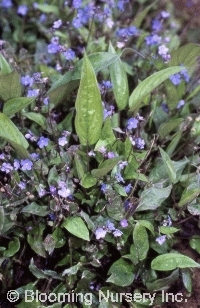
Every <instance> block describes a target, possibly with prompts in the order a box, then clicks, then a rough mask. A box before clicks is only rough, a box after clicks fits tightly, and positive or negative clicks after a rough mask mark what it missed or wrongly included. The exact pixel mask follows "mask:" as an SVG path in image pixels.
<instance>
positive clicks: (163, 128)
mask: <svg viewBox="0 0 200 308" xmlns="http://www.w3.org/2000/svg"><path fill="white" fill-rule="evenodd" d="M182 122H183V119H182V118H180V119H172V120H170V121H168V122H166V123H162V124H161V125H160V126H159V128H158V134H159V135H160V137H161V138H162V139H164V138H165V137H166V136H167V135H169V133H171V131H173V130H174V129H175V128H177V127H178V126H179V125H180V124H181V123H182Z"/></svg>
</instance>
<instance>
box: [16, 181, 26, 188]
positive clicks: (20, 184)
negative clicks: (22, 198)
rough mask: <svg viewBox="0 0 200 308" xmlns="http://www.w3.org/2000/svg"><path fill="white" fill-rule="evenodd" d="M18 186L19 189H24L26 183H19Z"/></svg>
mask: <svg viewBox="0 0 200 308" xmlns="http://www.w3.org/2000/svg"><path fill="white" fill-rule="evenodd" d="M18 186H19V188H20V189H21V190H24V189H26V183H25V182H19V184H18Z"/></svg>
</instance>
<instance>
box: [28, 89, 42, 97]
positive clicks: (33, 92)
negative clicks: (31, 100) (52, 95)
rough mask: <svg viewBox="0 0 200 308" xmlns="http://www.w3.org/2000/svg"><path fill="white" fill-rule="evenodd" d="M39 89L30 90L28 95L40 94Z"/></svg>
mask: <svg viewBox="0 0 200 308" xmlns="http://www.w3.org/2000/svg"><path fill="white" fill-rule="evenodd" d="M39 91H40V90H39V89H33V90H28V94H27V97H33V96H38V94H39Z"/></svg>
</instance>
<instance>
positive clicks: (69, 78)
mask: <svg viewBox="0 0 200 308" xmlns="http://www.w3.org/2000/svg"><path fill="white" fill-rule="evenodd" d="M88 57H89V60H90V62H91V64H92V66H93V69H94V71H95V73H97V72H99V71H101V70H103V69H104V68H106V67H107V66H108V65H110V64H112V63H114V62H115V61H116V60H117V59H118V58H119V55H114V54H110V53H108V52H97V53H93V54H90V55H89V56H88ZM82 65H83V59H81V60H80V61H78V62H77V63H76V65H75V67H74V70H73V71H70V72H67V73H66V74H64V75H63V76H61V77H60V78H59V79H58V81H56V82H55V83H54V84H53V86H52V87H51V89H50V90H49V92H48V96H49V97H50V101H51V102H52V103H53V104H54V105H56V104H58V103H60V102H61V101H62V100H63V98H64V97H65V96H66V95H67V94H69V93H70V92H71V91H73V90H75V89H76V88H77V87H78V84H79V79H80V78H81V69H82Z"/></svg>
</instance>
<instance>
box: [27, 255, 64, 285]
mask: <svg viewBox="0 0 200 308" xmlns="http://www.w3.org/2000/svg"><path fill="white" fill-rule="evenodd" d="M29 270H30V271H31V273H32V274H33V275H34V276H35V277H36V278H37V279H49V278H53V279H58V280H63V278H62V277H61V275H58V274H57V273H56V272H55V271H51V270H45V271H43V270H41V269H39V268H37V266H36V265H35V264H34V262H33V258H32V259H31V262H30V265H29Z"/></svg>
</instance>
